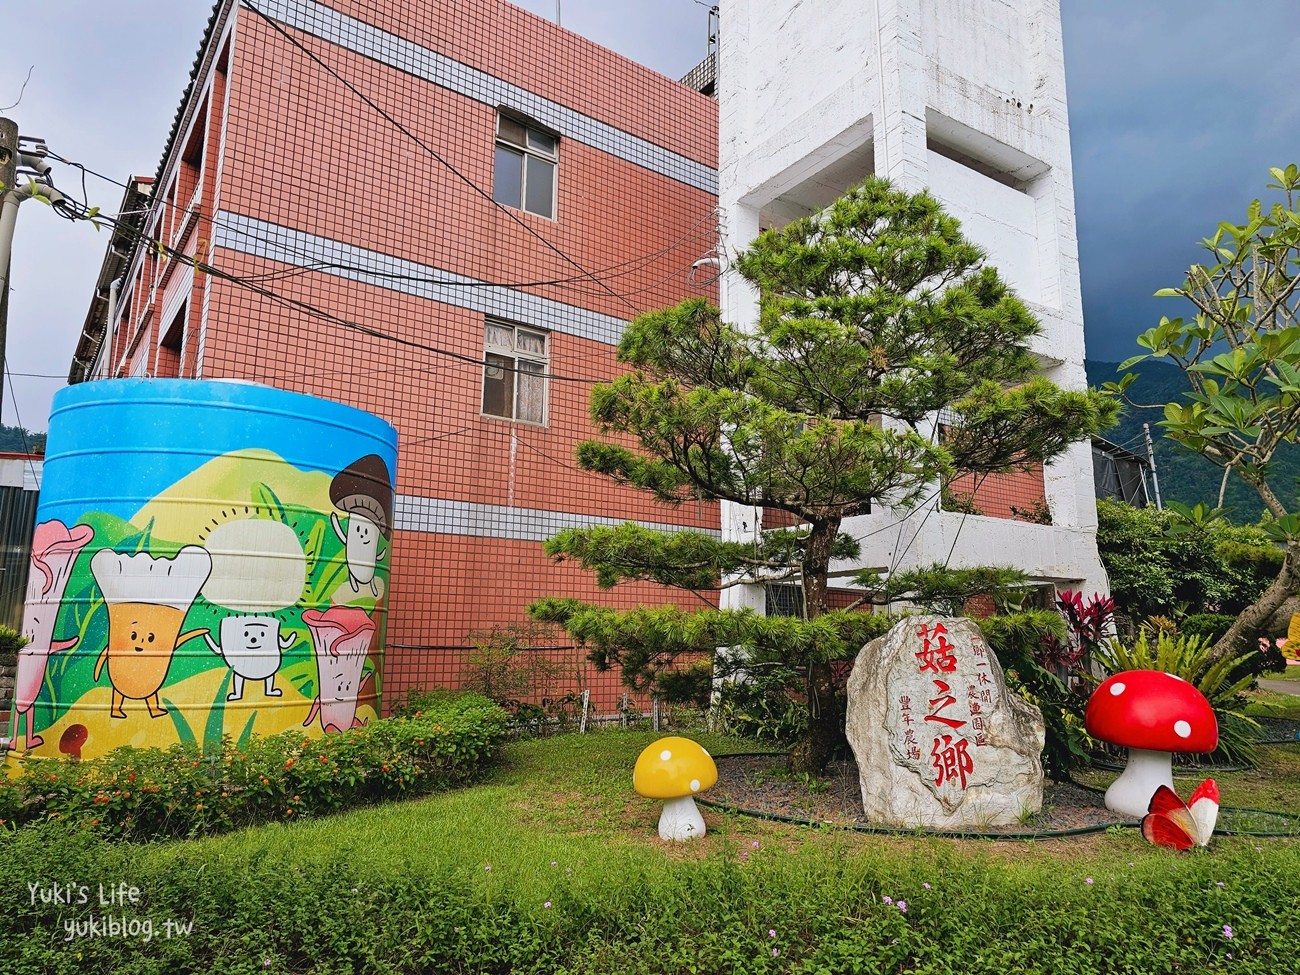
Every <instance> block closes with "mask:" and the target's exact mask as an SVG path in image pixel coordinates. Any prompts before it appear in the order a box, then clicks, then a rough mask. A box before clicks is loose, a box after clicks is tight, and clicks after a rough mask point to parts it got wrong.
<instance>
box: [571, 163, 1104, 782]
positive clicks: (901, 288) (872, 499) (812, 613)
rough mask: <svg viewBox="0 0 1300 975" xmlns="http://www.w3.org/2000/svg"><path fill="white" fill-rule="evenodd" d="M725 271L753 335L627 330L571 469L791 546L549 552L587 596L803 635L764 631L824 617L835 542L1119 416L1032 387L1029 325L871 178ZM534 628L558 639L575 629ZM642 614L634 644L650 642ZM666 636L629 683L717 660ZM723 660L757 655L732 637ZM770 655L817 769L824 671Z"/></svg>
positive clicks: (642, 540)
mask: <svg viewBox="0 0 1300 975" xmlns="http://www.w3.org/2000/svg"><path fill="white" fill-rule="evenodd" d="M734 268H735V270H736V271H737V272H738V273H739V274H741V275H742V276H743V277H744V278H745V280H747V281H748V282H749V283H750V284H751V285H753V286H754V288H755V289H756V290H757V292H758V294H759V315H758V320H757V322H756V323H754V324H753V325H752V326H750V327H747V326H741V325H735V324H731V323H728V322H725V321H724V320H723V319H722V316H721V314H720V312H719V310H718V309H717V308H715V307H713V306H711V305H710V304H709V303H707V302H705V301H703V300H689V301H686V302H683V303H682V304H681V305H678V306H676V307H674V308H669V309H665V310H662V311H657V312H653V313H650V314H646V315H643V316H641V317H639V318H638V319H636V320H635V321H634V322H632V323H631V325H630V326H629V327H628V329H627V331H626V333H625V334H624V336H623V339H622V342H621V344H620V346H619V352H618V357H619V359H620V360H621V361H622V362H624V363H627V364H628V365H629V366H630V367H631V370H630V371H629V372H628V373H626V374H625V375H623V376H621V377H619V378H618V379H616V380H615V381H613V382H611V383H608V384H604V385H601V386H598V387H597V388H596V389H595V390H594V391H593V394H592V400H591V415H592V418H593V420H594V421H595V424H596V426H597V428H598V430H599V431H600V433H601V434H602V435H603V436H604V437H605V438H606V439H601V440H593V441H589V442H586V443H583V444H582V445H581V446H580V447H579V449H578V461H579V463H580V465H581V466H582V467H583V468H584V469H586V470H589V471H593V472H596V473H599V474H603V475H605V476H607V477H610V478H612V479H614V480H615V481H618V482H622V483H626V484H630V485H632V486H634V487H636V488H639V489H641V490H644V491H647V492H650V493H651V494H652V495H653V496H654V497H655V498H656V499H658V500H659V501H661V502H664V503H666V504H676V503H679V502H681V501H685V500H693V499H697V498H704V499H711V500H722V501H730V502H735V503H738V504H741V505H754V506H761V507H765V508H769V509H778V510H780V511H785V512H788V513H789V514H791V515H793V516H794V518H795V520H796V521H797V522H798V525H797V527H795V528H793V529H787V530H783V531H773V532H769V533H767V536H766V537H765V539H764V540H763V541H762V542H760V543H758V544H741V543H738V542H735V541H726V540H719V539H717V538H714V537H712V536H709V535H707V534H704V533H686V532H683V533H678V534H675V535H673V536H671V537H667V538H659V537H656V536H655V534H654V533H652V532H648V531H647V530H646V529H644V528H641V527H638V526H635V525H624V526H622V527H620V528H613V529H610V528H601V529H578V530H571V531H568V532H565V533H563V534H561V535H559V536H557V537H555V538H553V539H551V540H550V541H549V542H548V543H547V547H546V551H547V553H548V554H549V555H550V556H551V557H553V558H556V559H576V560H578V561H580V562H581V563H582V564H583V566H584V567H586V568H589V569H591V570H593V571H595V572H596V573H597V579H598V581H599V582H600V584H601V585H603V586H612V585H616V584H617V583H619V582H621V581H623V580H628V579H650V580H653V581H656V582H660V583H664V584H667V585H673V586H679V587H683V588H689V589H697V590H698V589H707V588H714V587H717V586H722V585H733V584H741V583H747V582H749V583H752V582H757V581H765V580H771V579H774V578H776V579H780V578H786V579H795V580H797V581H798V582H799V584H800V585H801V586H802V589H803V593H804V607H805V613H806V617H807V619H806V620H805V621H794V622H790V623H782V624H780V626H781V627H786V628H787V630H788V631H789V633H793V632H794V631H795V630H797V629H798V628H799V627H800V626H804V627H805V628H807V627H809V626H817V625H818V624H817V622H816V621H817V620H818V618H819V617H822V616H823V615H825V614H826V613H827V612H828V610H829V604H828V588H827V576H828V572H829V569H830V565H831V562H832V560H834V559H844V560H850V562H851V560H853V559H854V558H856V556H857V554H858V550H857V544H856V542H855V541H854V540H853V539H852V538H850V537H849V536H848V535H846V534H844V533H842V532H841V526H842V524H843V522H844V520H845V519H846V518H851V517H853V516H856V515H863V514H867V513H869V512H870V511H871V510H872V508H873V506H877V505H884V506H893V507H907V506H912V505H917V504H921V503H930V502H932V501H933V498H934V495H935V493H936V485H937V484H939V483H942V482H945V481H947V480H949V479H951V478H952V477H954V476H957V475H958V474H960V473H968V472H973V473H975V474H977V475H983V474H988V473H992V472H1004V471H1010V470H1016V469H1023V468H1025V467H1027V466H1030V465H1033V464H1037V463H1042V462H1044V461H1047V460H1049V459H1051V458H1052V457H1054V456H1056V455H1057V454H1059V453H1060V452H1061V451H1063V450H1065V449H1066V448H1067V447H1068V445H1069V444H1070V443H1072V442H1074V441H1077V440H1081V439H1086V438H1087V437H1088V436H1090V435H1091V434H1093V433H1095V432H1097V431H1098V430H1100V429H1103V428H1104V427H1105V426H1106V425H1108V424H1109V422H1111V420H1112V419H1113V417H1114V415H1115V412H1116V408H1115V406H1114V405H1113V404H1112V403H1110V402H1108V401H1107V400H1106V399H1105V398H1103V397H1101V396H1099V395H1098V394H1096V393H1094V392H1091V391H1085V390H1063V389H1060V388H1058V387H1057V386H1055V385H1054V384H1052V383H1051V382H1049V381H1048V380H1047V379H1045V378H1044V377H1042V376H1040V375H1038V374H1037V372H1036V370H1037V360H1036V359H1035V357H1034V355H1033V354H1032V353H1031V352H1030V350H1029V346H1028V343H1029V340H1030V339H1031V338H1032V337H1033V336H1035V335H1036V334H1037V333H1038V331H1039V326H1038V323H1037V321H1036V320H1035V318H1034V316H1033V315H1032V314H1031V313H1030V312H1029V310H1028V309H1027V308H1026V306H1025V305H1024V304H1023V303H1022V302H1021V301H1020V300H1019V298H1017V297H1016V295H1015V294H1014V293H1013V292H1012V290H1011V289H1010V288H1009V287H1008V285H1007V284H1006V282H1004V281H1003V280H1002V278H1001V277H1000V276H999V275H998V273H997V271H996V270H995V269H994V268H993V267H991V266H989V264H988V262H987V260H986V257H985V254H984V252H983V251H981V250H980V249H979V248H978V247H976V246H975V245H974V244H972V243H971V242H969V241H968V240H966V239H965V237H964V236H963V235H962V233H961V229H960V226H959V223H958V221H957V220H956V219H955V218H954V217H952V216H950V215H948V214H947V213H945V212H944V211H943V209H942V207H941V206H940V205H939V203H938V202H937V201H936V200H935V199H934V197H932V196H931V195H930V194H929V193H926V192H922V193H916V194H909V193H905V192H902V191H900V190H897V189H894V188H893V187H892V186H891V185H890V184H889V183H888V182H887V181H886V180H884V179H880V178H875V177H872V178H870V179H868V180H867V181H866V182H864V183H862V184H861V185H859V186H857V187H856V188H854V189H852V190H851V191H849V193H848V194H847V195H845V196H844V197H842V198H841V199H839V200H837V201H836V202H835V203H833V204H831V205H830V206H829V207H828V208H826V209H825V210H823V211H820V212H819V213H816V214H813V215H811V216H809V217H805V218H802V219H799V220H795V221H794V222H792V223H790V224H788V225H787V226H784V227H781V228H777V229H772V230H769V231H766V232H764V233H763V234H761V235H760V236H759V237H758V238H757V239H756V240H755V241H754V242H753V244H752V245H751V246H750V247H749V248H748V249H746V250H745V251H743V252H742V253H741V254H740V255H739V256H738V257H737V258H736V260H735V263H734ZM940 416H942V422H937V420H938V418H939V417H940ZM865 581H870V582H872V583H873V584H874V583H875V582H876V581H878V580H874V579H870V580H868V579H864V582H865ZM550 610H551V616H550V618H552V619H557V620H559V621H561V622H563V620H562V619H561V617H565V618H567V619H569V620H572V619H576V618H579V617H576V616H575V615H574V613H573V612H569V611H566V613H567V616H566V613H560V614H558V615H557V614H555V613H554V610H555V606H554V605H552V606H551V607H550ZM569 610H573V607H569ZM702 612H708V611H702ZM641 613H642V618H641V620H640V623H641V624H642V625H643V626H645V627H654V626H655V625H656V624H655V622H654V620H653V619H652V618H651V615H652V614H648V613H646V612H645V611H641ZM670 615H671V614H670ZM587 619H588V621H590V618H589V617H588V618H587ZM674 619H675V617H674ZM603 625H604V626H605V627H606V629H608V625H609V619H608V618H603ZM673 625H674V626H676V627H677V629H678V632H685V628H684V627H682V626H680V625H679V624H678V623H674V624H673ZM749 625H750V626H752V627H753V628H754V629H755V631H756V632H757V628H758V627H760V626H762V627H765V628H766V629H764V631H763V632H764V633H765V634H767V633H769V632H773V626H772V624H770V623H767V624H760V623H759V622H757V621H752V622H751V623H750V624H749ZM836 625H837V626H840V624H839V623H837V624H836ZM841 628H842V627H841ZM668 630H669V628H668V627H666V626H665V627H664V628H663V631H662V632H660V633H659V634H657V635H656V636H654V637H653V638H652V637H648V636H645V635H642V636H641V637H639V639H638V643H639V644H644V643H646V642H647V641H650V642H652V643H653V645H654V648H655V652H654V653H652V654H649V655H648V656H647V655H644V654H643V655H640V656H638V657H637V659H636V661H635V664H636V666H635V667H634V668H633V672H632V673H631V674H630V679H637V673H636V671H637V670H638V669H639V671H640V673H641V674H642V675H644V673H645V672H647V671H648V670H650V669H653V668H655V667H659V668H664V667H668V666H671V663H672V661H673V659H674V658H675V656H676V655H677V654H678V653H692V652H694V653H698V652H701V650H702V648H706V647H710V646H712V645H714V644H711V643H710V640H711V639H713V636H711V635H710V636H708V638H707V639H706V638H700V639H695V638H681V639H675V638H673V636H672V633H671V632H668ZM777 630H779V627H778V628H777ZM706 631H707V632H711V628H710V627H709V626H705V627H704V628H703V629H700V628H699V627H696V628H693V629H690V633H692V634H695V635H697V636H698V635H699V634H700V633H702V632H706ZM780 632H783V633H784V632H786V631H780ZM806 632H807V633H812V632H814V631H813V630H807V631H806ZM575 635H576V634H575ZM661 637H663V638H662V639H661ZM765 639H766V637H765ZM727 642H728V643H729V644H731V645H737V646H745V645H746V644H750V643H754V642H755V641H752V640H747V639H745V638H744V635H743V634H739V635H738V634H735V633H734V632H733V633H731V635H729V637H728V641H727ZM778 642H779V643H780V645H781V647H783V648H784V652H785V657H786V660H787V662H788V663H791V664H793V665H796V666H797V668H798V669H799V672H800V673H802V674H805V675H806V686H805V687H804V688H803V690H804V692H805V693H806V695H807V699H808V701H809V708H810V713H811V720H810V723H809V728H810V733H809V741H808V743H807V744H808V748H807V749H806V750H805V751H804V752H803V753H802V754H801V755H799V756H797V757H796V763H797V764H801V765H803V766H804V767H807V768H819V767H820V766H821V765H822V764H824V762H825V761H826V760H827V759H828V758H829V755H830V748H831V747H832V746H833V745H834V743H835V742H836V740H837V739H838V735H839V734H840V728H841V724H842V722H841V718H840V715H839V713H838V708H837V705H836V703H835V689H834V686H833V675H832V671H831V668H830V661H829V660H828V659H826V657H827V653H826V652H825V647H821V648H820V649H819V647H818V641H817V640H815V639H812V640H810V639H807V638H806V637H801V638H797V639H796V638H795V637H794V636H792V635H788V634H787V635H785V636H782V637H781V638H780V640H779V641H778ZM831 642H834V641H831ZM856 649H857V648H856V647H853V648H852V650H853V651H855V650H856ZM619 654H620V650H619V647H618V645H617V644H616V643H612V642H611V643H610V644H609V646H608V648H607V649H606V651H605V654H604V656H603V657H602V658H601V659H603V660H604V661H605V662H608V663H621V664H623V666H624V668H625V673H628V665H629V663H632V662H633V661H631V660H629V659H626V658H625V659H619Z"/></svg>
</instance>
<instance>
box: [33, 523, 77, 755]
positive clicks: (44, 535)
mask: <svg viewBox="0 0 1300 975" xmlns="http://www.w3.org/2000/svg"><path fill="white" fill-rule="evenodd" d="M94 537H95V530H94V529H93V528H91V527H90V526H89V525H74V526H73V527H72V528H69V527H68V526H67V525H65V524H64V523H63V522H61V521H58V520H54V521H46V522H42V523H41V524H39V525H37V526H36V531H35V532H34V533H33V535H32V564H31V571H30V573H29V574H28V576H27V604H26V608H25V610H24V612H23V636H25V637H26V638H27V640H28V643H27V646H25V647H23V648H22V650H20V651H19V652H18V675H17V680H16V681H15V682H14V683H15V686H14V735H15V737H17V732H18V721H19V719H20V718H21V717H23V716H24V715H25V716H26V717H27V747H28V748H35V747H37V746H38V745H42V744H44V743H45V739H44V738H42V737H41V736H40V735H38V734H37V733H36V729H35V728H34V727H33V724H32V722H33V721H34V720H35V717H36V712H35V706H36V698H37V697H38V696H39V695H40V693H41V685H42V684H44V683H45V665H46V662H47V661H48V660H49V656H50V654H52V653H56V652H58V651H59V650H69V649H71V648H72V647H74V646H76V645H77V640H78V637H72V638H71V639H68V640H55V639H54V623H55V620H56V619H57V618H58V615H59V606H60V605H62V603H63V593H64V591H65V590H66V589H67V588H68V579H69V578H70V577H71V575H72V564H73V563H74V562H76V561H77V556H78V555H80V554H81V550H82V549H83V548H85V547H86V545H87V544H89V543H90V540H91V539H92V538H94Z"/></svg>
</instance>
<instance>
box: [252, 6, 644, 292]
mask: <svg viewBox="0 0 1300 975" xmlns="http://www.w3.org/2000/svg"><path fill="white" fill-rule="evenodd" d="M240 5H241V6H243V7H247V8H248V9H249V10H251V11H252V12H253V13H255V14H256V15H257V16H258V17H260V18H261V19H262V20H263V21H265V22H266V23H267V25H269V26H270V27H271V28H272V29H273V30H274V31H275V32H276V33H277V34H279V35H280V36H281V37H283V38H284V39H285V40H286V41H288V42H289V43H290V44H292V45H293V46H294V47H296V48H297V49H298V50H299V51H301V52H302V53H303V54H305V55H306V56H307V57H308V58H310V59H311V60H312V61H313V62H315V63H316V64H317V65H318V66H319V67H320V68H322V69H323V70H324V71H325V72H327V73H328V74H329V75H330V76H331V77H333V78H334V79H335V80H336V81H338V82H339V84H341V85H343V87H345V88H346V89H347V90H348V91H350V92H351V93H352V94H353V95H355V96H356V97H357V98H359V99H361V101H362V102H364V103H365V104H366V105H367V106H368V107H369V108H370V109H371V110H372V111H374V112H375V113H376V114H378V115H379V116H380V117H381V118H383V119H384V120H385V121H386V122H388V124H389V125H391V126H393V128H395V129H397V131H399V132H401V133H402V134H403V135H405V136H406V137H407V138H408V139H410V140H411V141H412V142H414V143H415V144H416V145H417V146H419V147H420V148H421V149H423V150H424V151H425V152H426V153H428V154H429V156H431V157H432V158H433V159H435V160H437V161H438V162H439V163H441V164H442V166H443V167H445V168H446V169H447V170H448V171H449V172H450V173H452V175H454V176H455V177H456V178H457V179H459V180H461V182H463V183H464V184H465V185H466V186H468V187H469V188H470V189H472V190H473V191H474V192H476V193H478V194H479V195H480V196H481V197H483V198H484V199H485V200H487V201H488V202H489V203H491V204H492V206H493V207H495V208H496V209H498V210H500V211H501V212H502V213H504V214H505V215H506V216H507V217H509V219H510V220H512V221H514V223H515V224H517V225H518V226H519V227H521V228H523V230H524V231H526V232H527V233H528V234H529V235H531V236H533V237H535V238H536V239H537V240H539V241H540V242H541V243H542V245H543V246H544V247H546V248H547V249H548V250H550V251H551V252H552V253H554V254H555V255H556V256H558V257H559V258H560V259H561V260H563V261H564V262H565V263H567V264H569V265H571V266H572V267H573V268H575V269H576V270H577V271H579V272H580V273H581V274H582V275H583V276H585V277H587V278H590V279H591V280H592V281H594V282H596V283H597V284H598V285H600V287H601V289H602V290H603V291H605V292H606V293H608V294H609V295H610V296H611V297H613V298H616V299H618V300H619V301H621V302H622V303H623V304H625V305H627V307H628V308H630V309H631V310H632V312H633V313H634V314H639V313H640V309H639V308H637V307H636V305H634V304H633V303H632V302H631V301H629V300H628V299H627V298H626V297H624V296H623V295H622V294H620V293H619V292H617V291H615V290H614V289H613V288H611V287H609V286H608V285H607V284H605V283H604V282H603V281H601V280H600V279H599V278H596V277H594V276H593V275H592V274H591V272H589V271H588V270H587V269H586V268H584V267H583V266H582V265H581V264H579V263H578V262H577V261H575V260H574V259H573V258H572V257H570V256H569V255H568V254H566V253H565V252H564V251H563V250H561V249H560V248H559V247H557V246H556V245H555V244H553V243H552V242H551V241H550V240H548V239H547V238H546V236H545V235H543V234H542V233H540V232H539V231H538V230H537V229H536V228H534V227H532V226H530V225H529V224H528V223H527V221H525V220H523V219H522V218H521V217H520V216H519V215H518V214H516V213H514V212H513V211H512V210H511V209H510V208H509V207H507V206H504V205H503V204H501V203H498V202H497V201H496V200H494V199H493V198H492V194H491V193H489V192H487V191H486V190H484V189H483V188H482V187H481V186H479V185H478V184H477V183H475V182H474V181H473V180H472V179H470V178H469V177H468V176H466V175H465V174H464V173H462V172H461V171H460V170H459V169H457V168H456V167H455V166H453V165H452V164H451V163H450V162H449V161H448V160H447V159H445V158H444V157H443V156H442V155H441V154H440V153H439V152H438V151H437V150H436V149H434V148H433V147H432V146H430V145H428V144H427V143H425V142H424V141H423V140H421V139H420V138H419V137H418V136H416V135H415V133H413V132H412V131H411V130H410V129H408V128H406V126H404V125H402V123H401V122H399V121H398V120H397V119H395V118H393V116H392V115H390V114H388V112H386V111H384V110H383V108H381V107H380V106H379V105H377V104H376V103H375V102H374V101H373V100H372V99H370V98H369V96H367V95H366V94H365V93H364V92H362V91H361V90H360V89H359V88H357V87H356V86H355V85H353V84H352V82H350V81H348V80H347V79H346V78H344V77H343V76H342V75H341V74H339V73H338V72H337V71H335V70H334V69H333V68H331V67H330V66H329V65H328V64H326V63H325V62H324V61H323V60H322V59H321V58H320V57H318V56H317V55H316V54H315V53H313V52H312V51H310V50H308V48H307V47H306V46H304V45H303V44H302V43H301V42H300V41H298V39H297V38H295V37H294V36H293V35H292V34H290V33H289V32H288V31H287V30H286V29H285V28H284V27H283V26H282V25H281V24H279V23H278V22H277V21H276V20H275V19H274V18H272V17H271V16H270V15H269V14H265V13H263V12H262V11H261V10H260V9H258V7H257V6H256V5H255V4H254V3H253V2H252V0H240Z"/></svg>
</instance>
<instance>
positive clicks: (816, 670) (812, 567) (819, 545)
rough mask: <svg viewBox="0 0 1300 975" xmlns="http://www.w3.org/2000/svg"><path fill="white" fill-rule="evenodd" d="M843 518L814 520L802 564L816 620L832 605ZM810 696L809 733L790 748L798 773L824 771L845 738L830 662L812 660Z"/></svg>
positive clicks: (807, 607) (807, 605)
mask: <svg viewBox="0 0 1300 975" xmlns="http://www.w3.org/2000/svg"><path fill="white" fill-rule="evenodd" d="M839 530H840V519H838V518H835V519H832V520H830V521H826V522H813V524H812V530H811V533H810V534H809V536H808V543H807V546H806V547H805V549H804V557H803V564H802V572H803V587H804V614H805V615H806V616H807V618H808V619H810V620H811V619H816V618H817V617H818V616H821V615H822V613H824V612H826V610H827V609H828V608H829V604H828V596H827V591H826V590H827V586H826V575H827V573H828V572H829V571H830V564H831V547H832V546H833V545H834V544H835V536H836V535H837V534H839ZM804 690H805V693H806V694H807V696H808V732H807V735H806V736H805V738H804V740H803V741H801V742H799V743H798V744H797V745H795V747H794V748H793V749H792V750H791V751H790V768H791V770H792V771H795V772H809V773H812V774H817V773H819V772H822V771H823V770H824V769H825V768H826V766H827V764H828V763H829V762H830V760H831V758H832V756H833V755H834V754H835V750H836V749H837V748H838V747H839V745H840V743H841V741H842V740H843V738H844V720H843V717H842V715H841V714H840V705H839V700H838V699H837V698H836V696H835V674H834V671H833V670H832V669H831V665H830V663H829V662H822V661H816V660H810V661H809V663H808V677H807V683H806V686H805V688H804Z"/></svg>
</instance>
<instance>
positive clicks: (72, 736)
mask: <svg viewBox="0 0 1300 975" xmlns="http://www.w3.org/2000/svg"><path fill="white" fill-rule="evenodd" d="M87 737H89V732H87V731H86V726H85V725H84V724H70V725H68V728H67V730H66V731H64V732H63V735H62V736H61V737H60V738H59V753H60V754H62V755H70V756H71V757H72V758H80V757H81V746H82V745H84V744H85V743H86V738H87Z"/></svg>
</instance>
